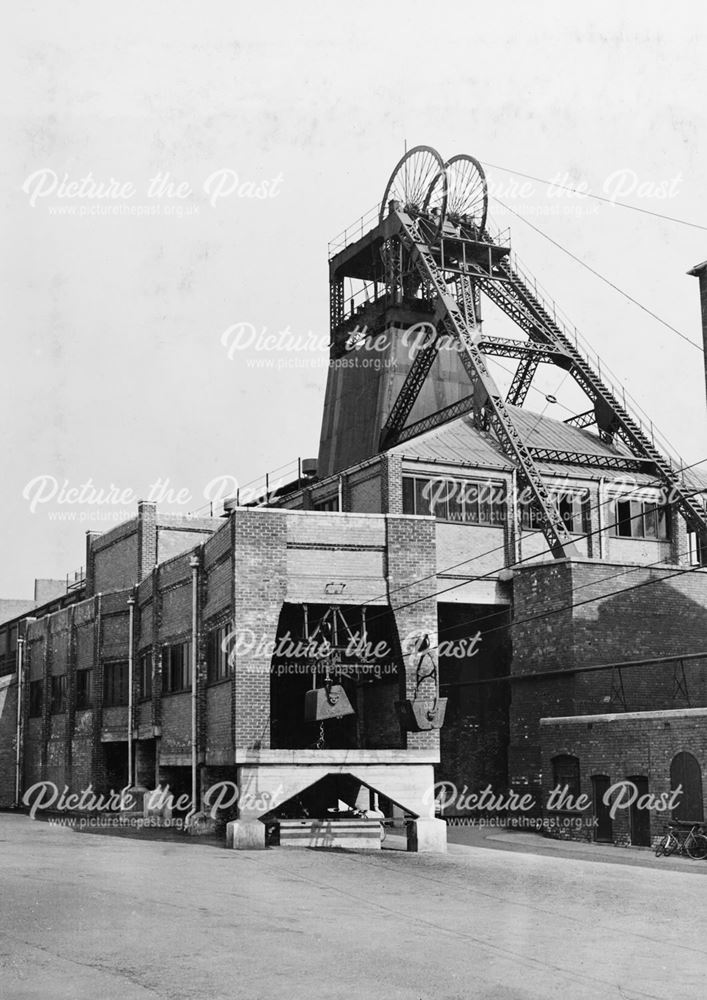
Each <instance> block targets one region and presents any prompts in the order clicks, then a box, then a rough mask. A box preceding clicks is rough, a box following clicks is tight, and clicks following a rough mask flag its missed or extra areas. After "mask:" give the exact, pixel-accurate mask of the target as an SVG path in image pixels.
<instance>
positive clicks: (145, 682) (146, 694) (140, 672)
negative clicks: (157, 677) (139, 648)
mask: <svg viewBox="0 0 707 1000" xmlns="http://www.w3.org/2000/svg"><path fill="white" fill-rule="evenodd" d="M137 690H138V698H141V699H143V700H147V699H148V698H151V697H152V650H151V649H148V650H146V651H145V652H144V653H141V654H140V658H139V659H138V664H137Z"/></svg>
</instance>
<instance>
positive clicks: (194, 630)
mask: <svg viewBox="0 0 707 1000" xmlns="http://www.w3.org/2000/svg"><path fill="white" fill-rule="evenodd" d="M189 565H190V566H191V811H192V813H195V812H197V804H196V803H197V754H196V750H197V738H196V736H197V734H196V704H197V703H196V697H197V693H196V664H197V641H198V627H197V625H198V623H197V613H198V610H199V601H198V596H199V557H198V556H196V555H193V556H192V557H191V559H190V560H189Z"/></svg>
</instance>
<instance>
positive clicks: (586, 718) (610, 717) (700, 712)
mask: <svg viewBox="0 0 707 1000" xmlns="http://www.w3.org/2000/svg"><path fill="white" fill-rule="evenodd" d="M704 716H707V708H666V709H663V710H661V711H657V712H611V713H606V714H604V715H562V716H560V715H558V716H557V717H556V718H553V717H552V716H548V717H547V718H544V719H541V720H540V725H541V726H566V725H569V724H570V723H573V722H579V723H583V724H584V723H589V722H631V721H636V722H650V721H651V719H655V720H656V721H660V720H661V719H695V718H700V717H702V718H704Z"/></svg>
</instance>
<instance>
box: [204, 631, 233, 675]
mask: <svg viewBox="0 0 707 1000" xmlns="http://www.w3.org/2000/svg"><path fill="white" fill-rule="evenodd" d="M232 628H233V626H232V623H231V622H225V623H224V624H222V625H217V626H216V627H215V628H212V629H210V630H209V632H208V634H207V638H206V683H207V684H220V683H221V682H222V681H225V680H228V678H229V677H230V676H231V673H232V668H231V663H230V649H228V648H224V646H225V644H226V639H227V638H228V636H229V635H230V634H231V631H232Z"/></svg>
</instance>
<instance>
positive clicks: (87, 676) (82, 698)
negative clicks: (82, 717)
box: [76, 670, 93, 710]
mask: <svg viewBox="0 0 707 1000" xmlns="http://www.w3.org/2000/svg"><path fill="white" fill-rule="evenodd" d="M92 674H93V671H92V670H77V671H76V708H77V709H79V710H83V709H85V708H90V707H91V705H92V700H91V676H92Z"/></svg>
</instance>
